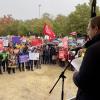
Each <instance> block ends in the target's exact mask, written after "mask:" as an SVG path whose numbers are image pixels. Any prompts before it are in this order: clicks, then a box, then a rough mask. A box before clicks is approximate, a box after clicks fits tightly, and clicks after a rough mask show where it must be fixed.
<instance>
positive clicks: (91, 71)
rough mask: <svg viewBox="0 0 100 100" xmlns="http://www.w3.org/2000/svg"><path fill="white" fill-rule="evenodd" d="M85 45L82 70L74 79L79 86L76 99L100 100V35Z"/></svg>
mask: <svg viewBox="0 0 100 100" xmlns="http://www.w3.org/2000/svg"><path fill="white" fill-rule="evenodd" d="M85 47H86V48H87V50H86V53H85V55H84V58H83V61H82V64H81V67H80V70H79V72H78V74H77V75H76V76H75V77H74V79H73V80H74V83H75V84H76V86H77V87H78V92H77V97H76V100H100V94H99V93H100V92H99V90H100V35H97V36H95V37H94V38H93V39H92V40H90V41H88V42H87V43H86V45H85Z"/></svg>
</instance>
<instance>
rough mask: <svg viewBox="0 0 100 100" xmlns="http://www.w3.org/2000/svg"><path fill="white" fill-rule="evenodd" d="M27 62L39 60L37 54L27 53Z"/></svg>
mask: <svg viewBox="0 0 100 100" xmlns="http://www.w3.org/2000/svg"><path fill="white" fill-rule="evenodd" d="M29 60H39V53H31V52H30V53H29Z"/></svg>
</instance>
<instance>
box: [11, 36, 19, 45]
mask: <svg viewBox="0 0 100 100" xmlns="http://www.w3.org/2000/svg"><path fill="white" fill-rule="evenodd" d="M12 43H13V44H16V43H18V44H20V43H21V40H20V36H13V37H12Z"/></svg>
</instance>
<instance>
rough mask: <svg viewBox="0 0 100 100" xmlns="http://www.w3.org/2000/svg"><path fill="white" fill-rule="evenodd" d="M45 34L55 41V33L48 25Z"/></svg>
mask: <svg viewBox="0 0 100 100" xmlns="http://www.w3.org/2000/svg"><path fill="white" fill-rule="evenodd" d="M43 33H44V34H45V35H48V36H49V37H50V38H52V39H54V38H55V37H56V35H55V33H54V32H53V31H52V29H51V28H50V26H48V25H47V24H45V25H44V29H43Z"/></svg>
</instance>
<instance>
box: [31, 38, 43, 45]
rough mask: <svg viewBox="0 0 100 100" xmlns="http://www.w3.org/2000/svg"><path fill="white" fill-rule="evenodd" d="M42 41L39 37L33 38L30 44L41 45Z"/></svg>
mask: <svg viewBox="0 0 100 100" xmlns="http://www.w3.org/2000/svg"><path fill="white" fill-rule="evenodd" d="M42 43H43V42H42V40H41V39H34V40H32V41H31V45H32V46H39V45H41V44H42Z"/></svg>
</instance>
